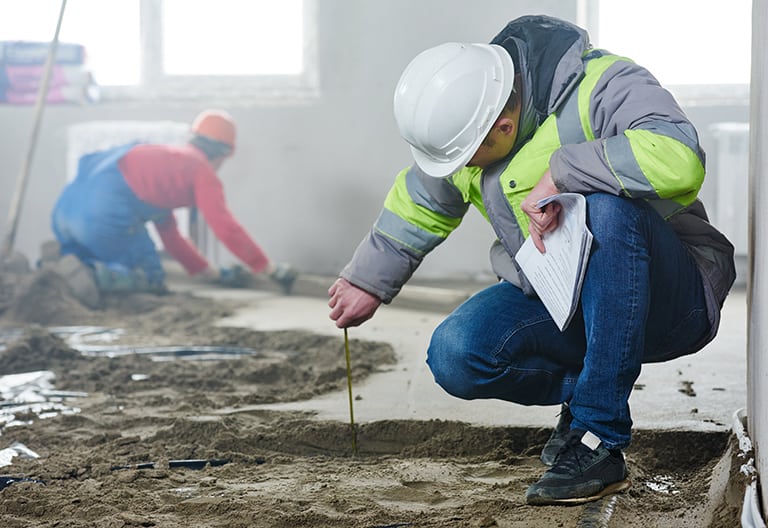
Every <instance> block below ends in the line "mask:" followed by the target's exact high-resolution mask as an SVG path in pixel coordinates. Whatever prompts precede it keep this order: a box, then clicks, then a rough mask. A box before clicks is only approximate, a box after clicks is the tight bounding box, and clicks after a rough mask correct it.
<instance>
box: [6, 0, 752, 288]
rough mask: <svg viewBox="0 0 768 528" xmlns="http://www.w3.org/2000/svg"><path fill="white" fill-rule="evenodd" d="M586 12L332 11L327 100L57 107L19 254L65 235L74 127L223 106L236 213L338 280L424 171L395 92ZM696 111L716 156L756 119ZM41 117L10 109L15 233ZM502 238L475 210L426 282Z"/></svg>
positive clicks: (411, 4) (470, 271)
mask: <svg viewBox="0 0 768 528" xmlns="http://www.w3.org/2000/svg"><path fill="white" fill-rule="evenodd" d="M576 5H577V0H568V1H561V0H517V1H510V0H482V2H470V1H467V0H418V1H413V0H387V1H381V0H320V1H318V17H319V20H318V22H319V27H318V33H319V44H318V47H319V50H318V51H319V53H318V54H319V61H320V64H319V66H320V67H319V77H320V88H321V95H320V97H319V99H317V100H312V101H306V102H303V103H296V102H283V103H276V104H272V105H266V104H263V103H258V104H256V103H252V102H247V101H243V102H236V103H222V102H221V101H216V100H213V99H212V100H206V101H200V103H199V104H189V103H177V102H172V101H171V102H142V103H139V102H131V103H115V102H104V103H101V104H97V105H92V106H82V107H79V106H50V107H48V108H46V110H45V113H44V115H43V122H42V125H41V129H40V134H39V143H38V145H37V149H36V156H35V159H34V161H33V163H32V172H31V175H30V181H29V186H28V188H27V194H26V198H25V201H24V209H23V211H22V216H21V218H20V222H19V229H18V233H17V237H16V245H15V247H16V248H17V249H18V250H20V251H22V252H24V253H25V254H27V255H28V256H29V257H30V259H32V260H34V259H36V258H37V256H38V253H39V246H40V243H41V242H43V241H44V240H46V239H50V238H51V237H52V235H51V233H50V227H49V215H50V210H51V208H52V206H53V203H54V201H55V199H56V196H57V194H58V193H59V192H60V190H61V188H62V186H63V185H64V183H65V180H66V174H65V172H66V134H67V127H68V126H70V125H72V124H75V123H81V122H84V121H90V120H121V119H130V120H143V119H146V120H169V121H189V120H191V119H192V118H193V117H194V116H195V114H196V113H197V112H198V111H199V110H201V109H202V108H205V107H210V106H223V107H225V108H227V109H228V110H229V111H230V112H231V113H232V114H233V115H234V117H235V118H236V119H237V121H238V124H239V145H238V149H237V154H236V156H235V157H234V158H233V159H232V160H230V161H229V162H228V163H227V164H226V165H225V166H224V168H223V170H222V172H221V175H222V178H223V180H224V183H225V188H226V190H227V196H228V198H229V201H230V206H231V209H232V210H233V212H234V213H235V215H236V216H237V217H238V218H239V219H240V220H241V222H242V223H243V225H244V226H245V227H246V229H248V231H249V232H250V233H252V235H253V236H254V237H255V238H256V239H257V240H258V241H259V242H260V243H261V244H262V245H263V246H264V248H265V250H267V252H268V253H270V254H271V255H272V256H273V257H274V258H275V259H277V260H287V261H290V262H292V263H294V264H295V265H296V266H297V267H298V268H299V269H300V270H301V271H304V272H307V273H318V274H327V275H333V274H335V273H337V272H338V270H339V269H340V268H341V267H342V266H343V265H344V264H345V263H346V262H347V260H348V259H349V257H350V256H351V254H352V252H353V251H354V248H355V247H356V246H357V243H358V242H359V240H360V239H361V238H362V236H363V235H364V234H365V232H366V231H367V230H368V228H369V227H370V225H371V223H372V222H373V221H374V220H375V218H376V216H377V215H378V213H379V210H380V207H381V204H382V201H383V199H384V196H385V194H386V192H387V190H388V189H389V186H390V184H391V182H392V179H393V177H394V175H395V174H396V172H398V171H399V170H400V169H402V168H403V167H405V166H407V165H408V164H409V163H410V158H409V155H408V150H407V148H406V146H405V144H404V142H402V141H401V140H400V138H399V136H398V134H397V131H396V127H395V123H394V119H393V117H392V92H393V89H394V86H395V84H396V82H397V79H398V78H399V76H400V73H401V71H402V69H403V68H404V67H405V65H406V64H407V63H408V62H409V61H410V60H411V59H412V58H413V56H415V55H416V54H417V53H418V52H420V51H422V50H423V49H425V48H427V47H429V46H432V45H436V44H438V43H441V42H444V41H447V40H467V41H483V42H487V41H489V40H490V39H491V38H492V37H493V36H494V35H495V34H496V33H497V32H498V31H499V30H500V29H501V28H502V27H503V26H504V25H505V24H506V22H507V21H509V20H511V19H513V18H515V17H517V16H520V15H524V14H551V15H555V16H559V17H562V18H565V19H569V20H573V21H575V18H576V12H577V9H576ZM479 6H481V7H482V9H481V8H480V7H479ZM692 110H693V111H694V113H693V114H691V115H692V119H693V120H694V122H695V123H696V124H697V125H698V126H699V129H700V131H701V132H702V141H703V143H704V147H705V149H707V150H709V151H711V150H713V149H714V145H713V141H712V139H711V137H709V136H707V132H706V131H707V127H708V125H709V124H710V123H714V122H718V121H733V120H746V119H747V116H748V114H747V109H746V108H745V107H737V108H734V107H721V108H714V109H712V108H696V109H692ZM32 118H33V109H32V108H31V107H12V106H0V123H1V124H0V185H2V189H3V192H2V193H0V225H3V226H4V224H5V215H6V214H7V210H8V206H9V203H10V200H11V197H12V194H13V189H14V187H15V182H16V178H17V175H18V172H19V170H20V167H21V163H22V158H23V155H24V152H25V151H26V148H27V141H28V137H29V133H30V129H31V126H32ZM706 192H707V191H706V189H705V193H706ZM492 239H493V233H492V231H491V229H490V228H489V227H488V226H487V225H486V224H485V222H484V220H483V219H482V218H481V217H480V215H479V214H477V212H476V211H474V210H472V211H470V213H469V214H468V215H467V218H466V219H465V221H464V225H462V226H461V227H460V228H459V229H458V231H457V232H456V233H454V234H453V235H452V236H451V238H450V239H449V240H448V241H447V242H446V243H445V244H443V245H442V246H441V247H439V248H438V249H437V250H435V252H434V253H433V254H432V255H430V257H429V258H428V259H427V260H426V261H425V263H424V265H423V266H422V268H421V269H420V270H419V272H418V273H417V274H418V275H420V276H422V277H446V276H447V277H453V276H460V277H465V276H467V275H474V274H476V273H478V272H486V273H487V272H488V270H489V265H488V259H487V248H488V246H489V244H490V242H491V241H492ZM219 254H220V255H221V256H222V259H221V260H222V261H223V262H222V263H223V264H227V263H230V262H232V257H231V256H230V255H229V254H228V252H227V251H226V250H223V249H222V250H220V251H219Z"/></svg>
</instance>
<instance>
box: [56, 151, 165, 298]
mask: <svg viewBox="0 0 768 528" xmlns="http://www.w3.org/2000/svg"><path fill="white" fill-rule="evenodd" d="M133 146H134V144H130V145H123V146H120V147H114V148H112V149H108V150H105V151H101V152H94V153H92V154H86V155H85V156H83V157H82V158H80V161H79V164H78V168H77V177H76V178H75V179H74V181H72V182H71V183H69V184H68V185H67V187H66V188H65V189H64V191H63V192H62V194H61V196H60V197H59V199H58V201H57V202H56V205H55V206H54V209H53V214H52V218H51V226H52V228H53V232H54V234H55V235H56V238H57V240H58V241H59V243H60V244H61V254H62V255H67V254H74V255H77V257H79V258H80V260H82V261H83V262H84V263H86V264H88V265H90V266H93V265H94V263H96V262H101V263H103V264H104V265H105V266H106V267H108V268H109V269H111V270H113V271H115V272H118V273H124V274H128V273H131V272H132V271H133V270H137V269H138V270H141V271H142V272H143V273H144V275H145V276H146V278H147V280H148V281H149V283H150V284H162V283H163V281H164V278H165V272H164V271H163V268H162V264H161V263H160V256H159V255H158V252H157V249H156V248H155V244H154V242H153V241H152V239H151V238H150V236H149V233H148V232H147V228H146V223H147V222H148V221H159V220H161V219H163V218H166V217H167V216H168V215H169V214H171V211H169V210H167V209H162V208H159V207H155V206H152V205H149V204H147V203H144V202H142V201H141V200H139V199H138V198H137V197H136V195H135V194H134V193H133V191H132V190H131V188H130V187H129V186H128V184H127V183H126V181H125V178H123V175H122V174H121V173H120V169H119V167H118V161H119V160H120V159H121V158H122V157H123V156H124V155H125V154H126V153H127V152H128V151H129V150H130V149H131V148H132V147H133Z"/></svg>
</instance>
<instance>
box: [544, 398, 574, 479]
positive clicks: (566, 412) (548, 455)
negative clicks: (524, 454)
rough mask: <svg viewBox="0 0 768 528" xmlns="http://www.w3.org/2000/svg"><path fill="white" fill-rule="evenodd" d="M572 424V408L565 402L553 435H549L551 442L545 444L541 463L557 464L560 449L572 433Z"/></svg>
mask: <svg viewBox="0 0 768 528" xmlns="http://www.w3.org/2000/svg"><path fill="white" fill-rule="evenodd" d="M571 422H573V416H572V415H571V408H570V406H569V405H568V403H567V402H563V403H562V404H561V405H560V414H559V419H558V420H557V425H556V426H555V429H554V431H552V434H551V435H549V440H547V443H546V444H544V449H542V450H541V461H542V462H544V464H546V465H547V466H551V465H552V464H554V463H555V457H556V456H557V453H558V452H559V451H560V448H561V447H563V445H564V444H565V439H566V437H567V436H568V433H569V432H570V431H571Z"/></svg>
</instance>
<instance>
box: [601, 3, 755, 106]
mask: <svg viewBox="0 0 768 528" xmlns="http://www.w3.org/2000/svg"><path fill="white" fill-rule="evenodd" d="M587 9H588V10H596V12H592V13H591V14H588V15H587V16H588V19H589V20H590V21H592V22H593V27H592V28H590V34H591V36H592V41H593V44H594V45H595V47H600V48H605V49H607V50H609V51H612V52H614V53H617V54H619V55H626V56H627V57H630V58H631V59H633V60H634V61H636V62H637V63H638V64H641V65H643V66H645V67H647V68H648V69H649V70H650V71H651V73H653V74H654V75H655V76H656V77H657V78H658V79H659V81H660V82H661V83H662V84H663V85H664V86H666V87H667V88H669V89H670V90H671V91H672V92H674V93H675V95H676V96H677V97H678V98H679V99H681V101H685V102H686V103H687V104H706V103H726V102H747V101H748V100H749V80H750V72H751V48H752V43H751V31H752V0H730V1H729V2H721V1H716V0H673V1H671V0H643V1H642V2H627V1H617V0H587Z"/></svg>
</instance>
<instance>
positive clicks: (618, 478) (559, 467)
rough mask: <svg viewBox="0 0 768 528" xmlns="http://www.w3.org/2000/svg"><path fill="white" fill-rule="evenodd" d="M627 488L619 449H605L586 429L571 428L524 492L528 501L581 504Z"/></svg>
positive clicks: (622, 456)
mask: <svg viewBox="0 0 768 528" xmlns="http://www.w3.org/2000/svg"><path fill="white" fill-rule="evenodd" d="M629 487H630V482H629V478H628V473H627V465H626V463H625V462H624V455H623V454H622V452H621V450H620V449H608V448H607V447H605V445H603V443H602V441H601V440H600V438H598V437H597V436H596V435H594V434H593V433H591V432H589V431H584V430H582V429H573V430H571V432H570V433H568V436H567V437H566V440H565V444H563V447H562V448H560V451H559V452H558V454H557V457H555V463H554V465H553V466H552V467H551V468H549V469H548V470H547V471H546V472H545V473H544V475H543V476H542V477H541V478H540V479H539V481H538V482H536V483H534V484H531V486H530V487H529V488H528V491H527V492H526V494H525V500H526V502H528V504H536V505H539V504H564V505H572V504H582V503H584V502H589V501H593V500H597V499H599V498H600V497H605V496H606V495H610V494H612V493H618V492H620V491H623V490H625V489H627V488H629Z"/></svg>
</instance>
